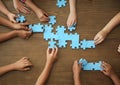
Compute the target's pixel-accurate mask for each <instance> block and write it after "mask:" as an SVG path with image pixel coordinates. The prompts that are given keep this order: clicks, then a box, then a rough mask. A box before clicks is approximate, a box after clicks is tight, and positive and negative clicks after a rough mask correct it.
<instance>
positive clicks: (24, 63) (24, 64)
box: [13, 57, 32, 71]
mask: <svg viewBox="0 0 120 85" xmlns="http://www.w3.org/2000/svg"><path fill="white" fill-rule="evenodd" d="M13 66H14V69H15V70H19V71H27V70H30V67H31V66H32V63H31V62H30V61H29V58H27V57H23V58H22V59H20V60H18V61H17V62H15V63H14V64H13Z"/></svg>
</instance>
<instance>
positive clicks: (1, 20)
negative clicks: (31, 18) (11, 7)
mask: <svg viewBox="0 0 120 85" xmlns="http://www.w3.org/2000/svg"><path fill="white" fill-rule="evenodd" d="M0 24H1V25H5V26H7V27H10V28H12V29H16V30H18V29H24V30H29V28H28V27H27V25H29V24H28V23H12V22H10V21H8V20H7V19H5V18H3V17H0Z"/></svg>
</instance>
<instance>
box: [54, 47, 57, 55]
mask: <svg viewBox="0 0 120 85" xmlns="http://www.w3.org/2000/svg"><path fill="white" fill-rule="evenodd" d="M57 53H58V48H57V47H56V48H55V53H54V55H55V56H56V55H57Z"/></svg>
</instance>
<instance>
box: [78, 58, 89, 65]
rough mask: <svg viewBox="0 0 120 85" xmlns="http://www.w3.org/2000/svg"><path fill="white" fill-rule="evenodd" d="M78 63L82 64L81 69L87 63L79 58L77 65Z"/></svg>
mask: <svg viewBox="0 0 120 85" xmlns="http://www.w3.org/2000/svg"><path fill="white" fill-rule="evenodd" d="M80 63H82V67H84V66H85V65H87V63H88V62H87V61H86V59H83V58H81V59H79V61H78V64H80Z"/></svg>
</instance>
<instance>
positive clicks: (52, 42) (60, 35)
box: [16, 15, 95, 65]
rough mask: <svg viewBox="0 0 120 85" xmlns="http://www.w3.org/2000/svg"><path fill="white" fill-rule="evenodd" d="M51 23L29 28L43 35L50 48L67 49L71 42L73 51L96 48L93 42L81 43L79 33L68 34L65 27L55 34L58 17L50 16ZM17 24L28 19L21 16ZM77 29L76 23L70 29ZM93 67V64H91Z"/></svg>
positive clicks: (33, 25)
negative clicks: (68, 43) (54, 26)
mask: <svg viewBox="0 0 120 85" xmlns="http://www.w3.org/2000/svg"><path fill="white" fill-rule="evenodd" d="M49 18H50V21H49V24H46V25H43V24H41V23H38V24H30V25H29V26H28V27H29V28H31V29H32V32H34V33H35V32H39V33H43V38H44V39H45V40H47V41H48V45H49V46H48V47H49V48H54V47H59V48H66V46H67V42H68V41H71V44H70V47H71V48H72V49H80V48H82V49H83V50H86V49H87V48H95V44H94V41H93V40H86V39H84V40H82V41H80V35H79V34H77V33H67V32H66V31H67V28H66V27H65V26H60V25H58V26H57V28H56V33H54V32H53V29H54V28H53V25H54V24H55V23H56V16H49ZM16 20H17V22H24V21H26V18H25V17H24V16H23V15H19V17H18V18H17V19H16ZM75 29H76V23H75V24H73V26H71V27H69V28H68V30H69V31H73V30H75ZM91 65H93V64H91Z"/></svg>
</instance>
